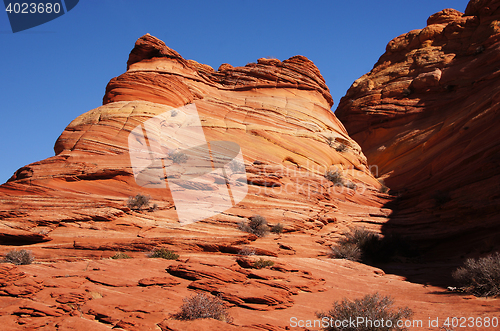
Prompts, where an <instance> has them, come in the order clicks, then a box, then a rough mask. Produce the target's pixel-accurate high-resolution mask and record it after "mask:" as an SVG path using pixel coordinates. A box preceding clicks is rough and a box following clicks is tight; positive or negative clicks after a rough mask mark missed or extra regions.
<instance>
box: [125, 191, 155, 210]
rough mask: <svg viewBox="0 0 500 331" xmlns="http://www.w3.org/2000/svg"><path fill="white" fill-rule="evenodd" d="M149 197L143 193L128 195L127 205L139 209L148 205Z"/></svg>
mask: <svg viewBox="0 0 500 331" xmlns="http://www.w3.org/2000/svg"><path fill="white" fill-rule="evenodd" d="M150 199H151V197H149V196H147V195H144V194H137V195H136V196H135V197H129V198H128V202H127V207H129V208H130V209H134V210H141V209H142V208H147V207H148V206H149V200H150Z"/></svg>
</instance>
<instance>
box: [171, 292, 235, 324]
mask: <svg viewBox="0 0 500 331" xmlns="http://www.w3.org/2000/svg"><path fill="white" fill-rule="evenodd" d="M183 301H184V304H183V305H182V306H181V311H180V312H179V313H178V314H175V315H174V318H176V319H180V320H195V319H199V318H213V319H216V320H219V321H223V322H227V323H231V322H232V318H231V316H230V315H229V313H228V312H227V310H226V307H225V306H224V302H223V301H222V300H221V299H220V298H219V297H214V296H211V295H207V294H205V293H198V294H196V295H193V296H191V297H188V298H184V300H183Z"/></svg>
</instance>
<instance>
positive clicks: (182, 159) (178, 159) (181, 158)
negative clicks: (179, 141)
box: [168, 152, 188, 164]
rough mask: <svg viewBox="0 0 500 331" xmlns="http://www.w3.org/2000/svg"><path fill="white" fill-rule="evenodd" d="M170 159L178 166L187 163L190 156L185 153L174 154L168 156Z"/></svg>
mask: <svg viewBox="0 0 500 331" xmlns="http://www.w3.org/2000/svg"><path fill="white" fill-rule="evenodd" d="M168 158H169V159H170V160H172V162H173V163H176V164H181V163H186V162H187V160H188V156H187V155H186V153H184V152H172V153H170V154H169V155H168Z"/></svg>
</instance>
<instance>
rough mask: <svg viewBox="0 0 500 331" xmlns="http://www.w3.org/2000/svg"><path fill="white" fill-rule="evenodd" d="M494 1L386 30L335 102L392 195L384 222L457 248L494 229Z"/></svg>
mask: <svg viewBox="0 0 500 331" xmlns="http://www.w3.org/2000/svg"><path fill="white" fill-rule="evenodd" d="M499 7H500V2H499V1H471V2H470V4H469V5H468V7H467V10H466V11H465V14H463V13H461V12H458V11H456V10H453V9H445V10H443V11H441V12H439V13H436V14H434V15H432V16H430V17H429V19H428V21H427V26H426V27H425V28H423V29H421V30H414V31H411V32H409V33H407V34H404V35H401V36H399V37H397V38H395V39H393V40H392V41H390V42H389V44H388V45H387V49H386V52H385V54H383V55H382V56H381V57H380V59H379V61H378V62H377V63H376V64H375V66H374V68H373V70H372V71H371V72H369V73H367V74H366V75H364V76H363V77H361V78H359V79H358V80H356V81H355V82H354V83H353V85H352V86H351V88H350V89H349V90H348V91H347V94H346V96H345V97H344V98H343V99H342V100H341V102H340V104H339V107H338V109H337V111H336V115H337V116H338V117H339V119H341V121H342V122H343V123H344V125H345V126H346V128H347V130H348V132H349V134H350V135H351V137H353V138H354V139H355V140H356V141H357V142H358V143H359V144H360V146H361V147H362V149H363V152H364V153H365V155H366V156H367V158H368V160H369V163H370V164H373V165H377V166H378V172H379V173H378V175H379V176H381V177H384V178H385V181H386V183H387V185H388V186H389V187H390V188H391V189H392V193H394V194H395V195H396V194H397V195H398V200H397V201H396V203H394V204H393V205H392V206H391V208H393V209H394V210H395V212H394V214H393V215H392V218H391V221H390V222H389V223H388V226H389V225H393V226H395V227H398V229H400V230H401V231H405V232H406V233H408V234H411V235H412V236H414V237H415V238H418V239H421V240H425V241H433V242H434V243H436V242H439V243H440V244H442V245H443V246H445V247H447V248H449V249H450V250H451V251H452V252H453V253H455V254H457V255H463V254H478V253H485V252H488V251H492V250H495V249H498V242H499V239H500V237H499V236H500V233H499V225H500V223H499V214H500V195H499V194H498V189H499V187H500V186H499V185H500V141H499V139H498V126H499V124H500V116H499V109H500V70H499V69H500V67H499V63H500V62H499V61H500V9H499ZM457 247H460V249H457Z"/></svg>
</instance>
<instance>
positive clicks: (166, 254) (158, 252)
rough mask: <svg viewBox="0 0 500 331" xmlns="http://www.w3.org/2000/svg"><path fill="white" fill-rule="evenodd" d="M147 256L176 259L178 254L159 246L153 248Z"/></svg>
mask: <svg viewBox="0 0 500 331" xmlns="http://www.w3.org/2000/svg"><path fill="white" fill-rule="evenodd" d="M149 257H151V258H160V259H165V260H177V259H178V258H179V254H176V253H175V252H174V251H171V250H168V249H165V248H159V249H155V250H153V251H152V252H151V253H150V254H149Z"/></svg>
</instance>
